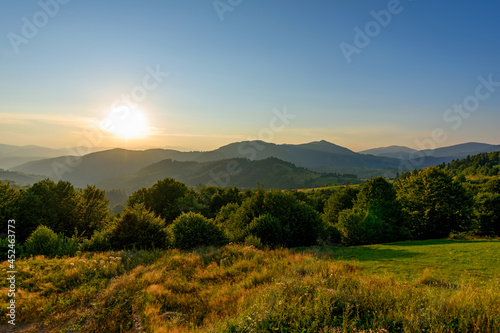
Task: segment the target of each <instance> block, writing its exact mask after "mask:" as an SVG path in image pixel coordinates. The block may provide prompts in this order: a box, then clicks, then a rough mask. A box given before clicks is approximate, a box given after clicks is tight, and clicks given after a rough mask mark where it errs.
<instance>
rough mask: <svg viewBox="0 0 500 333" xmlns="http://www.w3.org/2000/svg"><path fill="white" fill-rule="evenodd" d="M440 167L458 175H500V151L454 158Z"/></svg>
mask: <svg viewBox="0 0 500 333" xmlns="http://www.w3.org/2000/svg"><path fill="white" fill-rule="evenodd" d="M439 168H440V169H443V170H445V171H448V172H449V173H451V174H453V175H456V176H458V175H464V176H474V175H480V176H496V175H500V152H498V151H497V152H493V153H482V154H478V155H474V156H467V157H466V158H463V159H461V160H453V161H451V162H450V163H448V164H442V165H440V166H439Z"/></svg>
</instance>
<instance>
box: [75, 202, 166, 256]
mask: <svg viewBox="0 0 500 333" xmlns="http://www.w3.org/2000/svg"><path fill="white" fill-rule="evenodd" d="M166 246H167V235H166V231H165V221H164V220H163V219H162V218H161V217H158V216H156V214H155V213H153V212H151V211H149V210H148V209H147V208H146V207H145V206H144V204H135V205H134V206H132V207H127V208H125V210H124V211H123V213H122V214H121V215H120V217H118V218H116V219H115V220H113V221H111V222H110V223H109V224H108V225H107V226H106V227H105V228H104V229H103V230H100V231H96V232H94V234H93V235H92V238H91V239H90V240H88V241H84V243H83V245H82V250H85V251H107V250H123V249H131V248H137V249H155V248H165V247H166Z"/></svg>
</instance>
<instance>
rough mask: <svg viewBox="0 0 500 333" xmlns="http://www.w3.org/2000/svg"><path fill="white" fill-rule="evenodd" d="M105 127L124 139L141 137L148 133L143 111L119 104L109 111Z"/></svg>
mask: <svg viewBox="0 0 500 333" xmlns="http://www.w3.org/2000/svg"><path fill="white" fill-rule="evenodd" d="M105 124H106V126H105V128H106V129H107V130H108V131H109V132H111V133H114V134H116V135H117V136H119V137H122V138H125V139H133V138H142V137H145V136H146V135H147V134H148V124H147V120H146V117H145V116H144V113H143V112H142V111H141V110H139V109H136V108H131V107H128V106H120V107H117V108H114V109H112V110H111V111H110V113H109V115H108V118H107V119H106V121H105Z"/></svg>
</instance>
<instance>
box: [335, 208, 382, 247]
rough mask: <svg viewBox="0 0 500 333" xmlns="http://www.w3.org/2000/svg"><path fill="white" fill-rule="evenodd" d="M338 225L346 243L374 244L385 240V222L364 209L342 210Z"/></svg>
mask: <svg viewBox="0 0 500 333" xmlns="http://www.w3.org/2000/svg"><path fill="white" fill-rule="evenodd" d="M337 226H338V229H339V231H340V233H341V240H342V244H344V245H359V244H373V243H381V242H383V241H384V240H385V232H386V227H385V224H384V222H383V221H382V220H380V218H378V217H377V216H376V215H373V214H370V213H368V212H367V211H365V210H363V209H359V208H353V209H348V210H344V211H342V212H341V213H340V215H339V223H338V225H337Z"/></svg>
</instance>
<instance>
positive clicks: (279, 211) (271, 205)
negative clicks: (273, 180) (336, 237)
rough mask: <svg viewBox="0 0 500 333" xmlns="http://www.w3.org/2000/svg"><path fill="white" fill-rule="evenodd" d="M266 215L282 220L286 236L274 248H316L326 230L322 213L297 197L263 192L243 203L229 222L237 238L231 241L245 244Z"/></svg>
mask: <svg viewBox="0 0 500 333" xmlns="http://www.w3.org/2000/svg"><path fill="white" fill-rule="evenodd" d="M263 215H269V216H272V217H274V218H276V219H277V220H279V224H280V226H281V230H282V235H281V236H280V239H276V240H274V241H272V242H273V243H274V244H279V243H280V242H283V244H284V245H285V246H288V247H295V246H309V245H313V244H315V243H316V240H317V238H318V235H319V232H320V231H321V229H322V221H321V218H320V216H319V214H318V212H316V211H315V210H314V209H313V208H312V207H311V206H309V205H307V204H306V203H304V202H301V201H299V200H297V198H296V197H295V196H294V195H293V194H291V193H283V192H281V191H279V190H274V191H267V192H264V190H263V189H262V188H259V189H258V190H256V191H255V192H254V193H253V195H252V196H251V197H249V198H247V199H246V200H245V201H243V203H242V204H241V206H240V207H239V208H238V209H237V210H236V211H235V212H234V214H232V215H231V217H230V218H229V219H228V221H227V222H226V226H225V228H226V231H227V232H228V234H231V235H232V236H233V237H234V238H232V239H230V240H231V241H237V242H242V241H243V240H244V238H245V237H246V236H247V233H248V230H249V229H248V226H249V225H250V223H251V222H252V221H253V220H254V219H255V218H259V217H260V216H263ZM268 241H269V242H271V240H268Z"/></svg>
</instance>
